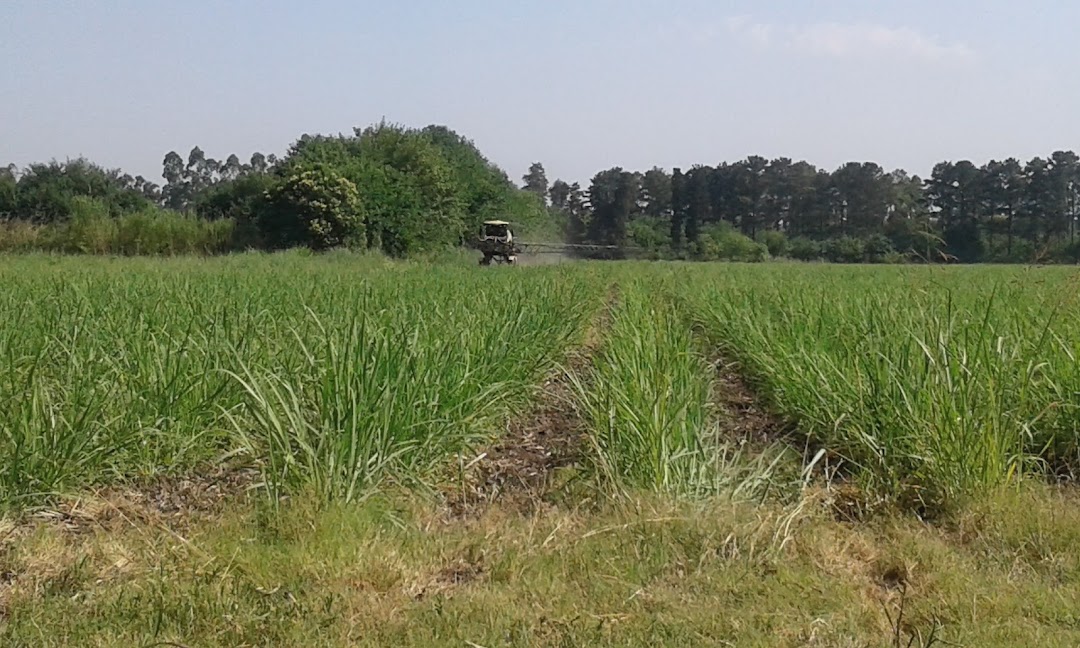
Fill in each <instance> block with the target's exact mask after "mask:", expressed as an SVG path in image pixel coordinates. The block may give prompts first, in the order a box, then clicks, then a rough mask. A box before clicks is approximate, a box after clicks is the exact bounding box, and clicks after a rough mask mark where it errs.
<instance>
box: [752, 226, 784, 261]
mask: <svg viewBox="0 0 1080 648" xmlns="http://www.w3.org/2000/svg"><path fill="white" fill-rule="evenodd" d="M757 240H758V242H759V243H761V244H763V245H764V246H765V247H766V248H767V249H768V250H769V256H773V257H782V256H785V255H786V254H787V251H788V245H789V244H788V239H787V235H785V234H784V233H783V232H779V231H776V230H765V231H763V232H762V233H761V234H759V235H758V237H757Z"/></svg>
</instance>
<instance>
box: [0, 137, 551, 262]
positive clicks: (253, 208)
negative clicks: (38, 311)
mask: <svg viewBox="0 0 1080 648" xmlns="http://www.w3.org/2000/svg"><path fill="white" fill-rule="evenodd" d="M162 177H163V179H164V180H165V182H164V184H162V185H160V186H159V185H157V184H155V183H153V182H150V181H148V180H146V179H145V178H143V177H141V176H140V177H134V178H133V177H131V176H130V175H127V174H124V173H123V172H121V171H119V170H109V169H104V168H102V167H100V166H98V165H95V164H93V163H92V162H89V161H87V160H84V159H78V160H73V161H67V162H56V161H53V162H49V163H40V164H31V165H30V166H29V167H27V168H26V169H24V170H21V171H20V170H18V169H15V168H14V167H12V166H9V167H7V168H5V169H4V171H3V173H2V174H0V214H4V215H6V220H7V223H8V225H9V227H8V228H7V229H6V236H7V238H8V239H13V238H17V239H19V240H20V241H23V240H29V239H27V237H28V236H29V235H28V234H27V232H28V231H30V230H28V227H29V228H37V229H34V230H33V231H34V232H44V233H45V234H43V235H41V236H37V238H36V239H34V240H33V241H31V243H29V244H27V245H26V246H24V247H29V248H33V247H35V246H34V244H33V243H34V242H37V243H42V242H43V241H50V242H51V241H55V240H58V238H57V236H55V234H56V233H57V232H63V233H65V234H68V235H69V236H68V237H67V238H69V239H70V238H77V239H82V240H80V241H76V242H75V244H70V245H68V243H70V242H65V245H66V247H64V246H61V247H63V248H64V249H67V248H72V249H75V250H81V251H98V250H102V251H114V250H113V247H110V245H108V244H107V243H108V242H106V244H102V245H97V244H95V243H94V242H95V241H97V240H99V239H102V238H109V237H119V238H122V239H124V241H125V244H124V245H123V246H121V247H122V248H123V250H124V251H126V250H128V249H132V250H135V251H147V250H164V251H175V250H181V251H188V250H190V249H192V248H194V249H196V250H198V251H210V252H222V251H229V250H237V249H250V248H257V249H282V248H289V247H298V246H306V247H310V248H313V249H328V248H334V247H350V248H354V249H373V250H378V251H380V252H383V253H386V254H389V255H394V256H405V255H409V254H415V253H418V252H425V251H429V250H435V249H440V248H445V247H448V246H456V245H461V244H463V243H466V242H467V241H469V240H471V239H473V238H474V237H475V236H476V233H477V232H478V231H479V228H480V223H481V222H482V221H483V220H485V219H491V218H509V219H511V220H513V221H514V222H517V223H522V224H524V225H525V226H526V227H527V228H533V229H541V228H543V227H544V226H545V225H546V224H547V223H549V222H550V220H551V215H550V213H549V212H548V211H547V209H546V208H545V207H544V205H543V201H542V200H541V199H539V198H538V197H537V196H536V195H534V194H533V193H530V192H527V191H523V190H521V189H519V188H518V187H517V186H516V185H515V184H514V182H513V181H511V179H510V178H509V176H507V174H506V173H505V172H503V171H502V170H501V169H499V168H498V167H496V166H495V165H494V164H492V163H491V162H490V161H489V160H488V159H487V158H485V157H484V156H483V154H481V153H480V151H479V150H478V149H477V147H476V146H475V145H474V144H473V143H472V142H471V141H470V140H468V139H466V138H465V137H463V136H461V135H459V134H457V133H455V132H454V131H452V130H450V129H448V128H446V127H443V126H434V125H433V126H428V127H426V128H421V129H416V128H406V127H403V126H398V125H393V124H387V123H385V122H382V123H379V124H375V125H373V126H369V127H367V128H363V129H361V128H357V129H354V131H353V132H352V133H351V134H348V135H345V134H339V135H333V136H328V135H303V136H301V137H300V138H299V139H298V140H296V141H295V142H294V143H293V144H292V145H290V146H289V148H288V151H287V152H286V154H285V155H283V156H282V157H281V158H277V157H275V156H274V155H263V154H261V153H255V154H254V155H253V156H252V157H251V159H250V161H248V162H246V163H244V162H241V161H240V158H239V157H238V156H236V155H230V156H229V157H228V158H227V159H226V160H225V161H223V162H222V161H218V160H215V159H213V158H210V157H208V156H207V155H206V154H205V153H204V152H203V150H202V149H201V148H199V147H195V148H194V149H192V151H191V152H190V153H189V155H188V156H187V158H186V159H185V158H183V157H182V156H180V155H179V154H178V153H176V152H175V151H173V152H169V153H168V154H167V155H165V157H164V160H163V171H162ZM179 221H183V222H184V223H186V224H188V226H185V227H178V226H177V222H179ZM13 223H14V224H16V225H18V224H22V225H23V227H21V228H13V227H11V225H12V224H13ZM103 232H105V233H104V234H103ZM72 233H74V234H72ZM181 233H183V234H184V235H191V236H194V237H196V238H198V239H199V241H200V243H199V244H198V245H194V246H193V245H185V246H176V245H171V242H170V241H168V240H165V239H167V237H169V236H176V235H180V234H181ZM4 236H5V232H4V231H0V248H5V247H6V248H8V249H10V248H12V247H17V246H13V245H6V246H5V245H4V241H3V240H2V239H3V237H4ZM207 237H211V238H212V240H210V239H208V238H207ZM87 238H90V239H93V241H91V242H90V243H87V242H86V240H85V239H87ZM153 238H156V239H159V240H157V241H152V240H150V239H153ZM60 240H63V237H60ZM131 241H134V243H133V244H130V245H129V244H128V243H130V242H131ZM42 246H43V245H42ZM39 247H41V246H39Z"/></svg>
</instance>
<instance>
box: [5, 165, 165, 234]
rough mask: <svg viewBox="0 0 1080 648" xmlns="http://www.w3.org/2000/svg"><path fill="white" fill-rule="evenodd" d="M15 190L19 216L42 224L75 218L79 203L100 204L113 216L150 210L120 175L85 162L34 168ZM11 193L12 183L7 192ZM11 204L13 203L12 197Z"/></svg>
mask: <svg viewBox="0 0 1080 648" xmlns="http://www.w3.org/2000/svg"><path fill="white" fill-rule="evenodd" d="M15 188H16V190H17V194H16V196H15V200H14V202H15V210H14V211H15V215H16V216H18V217H19V218H22V219H27V220H32V221H35V222H41V223H51V222H56V221H64V220H67V219H69V218H71V217H73V216H74V215H75V213H76V209H78V206H77V204H76V203H77V200H78V199H93V200H96V201H98V202H99V203H100V204H101V205H103V206H104V208H105V210H106V212H107V213H108V214H109V215H111V216H119V215H121V214H126V213H131V212H134V211H138V210H140V209H146V208H147V207H149V206H150V201H149V200H147V199H146V197H145V196H143V195H142V194H141V193H139V192H138V191H136V190H135V189H134V188H132V187H130V186H128V185H127V184H125V182H124V180H123V179H122V178H121V175H120V172H118V171H115V170H114V171H108V170H105V169H103V168H101V167H99V166H97V165H96V164H93V163H91V162H89V161H87V160H85V159H83V158H79V159H76V160H72V161H70V162H63V163H61V162H50V163H48V164H32V165H30V167H29V168H28V169H26V171H25V172H24V173H22V175H20V176H19V179H18V182H17V184H16V187H15ZM10 189H11V188H10V181H8V187H7V191H8V192H10ZM7 200H8V202H11V197H10V194H9V196H8V198H7Z"/></svg>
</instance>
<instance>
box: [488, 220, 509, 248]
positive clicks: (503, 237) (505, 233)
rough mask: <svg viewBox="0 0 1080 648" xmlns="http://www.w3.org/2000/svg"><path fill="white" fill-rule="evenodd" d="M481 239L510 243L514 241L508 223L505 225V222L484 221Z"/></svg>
mask: <svg viewBox="0 0 1080 648" xmlns="http://www.w3.org/2000/svg"><path fill="white" fill-rule="evenodd" d="M482 238H483V240H485V241H496V242H498V243H511V242H513V240H514V235H513V233H511V232H510V223H507V222H506V221H500V220H492V221H484V233H483V236H482Z"/></svg>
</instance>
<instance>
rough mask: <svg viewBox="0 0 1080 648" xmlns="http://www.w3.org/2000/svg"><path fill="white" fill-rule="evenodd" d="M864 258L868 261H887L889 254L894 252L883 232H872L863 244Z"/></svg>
mask: <svg viewBox="0 0 1080 648" xmlns="http://www.w3.org/2000/svg"><path fill="white" fill-rule="evenodd" d="M863 251H864V253H865V254H866V260H867V261H868V262H870V263H888V261H887V259H888V258H889V257H890V255H894V254H896V250H895V249H894V248H893V246H892V242H891V241H889V238H888V237H887V236H885V235H884V234H872V235H871V236H870V237H869V238H867V239H866V242H865V243H864V244H863Z"/></svg>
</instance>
